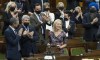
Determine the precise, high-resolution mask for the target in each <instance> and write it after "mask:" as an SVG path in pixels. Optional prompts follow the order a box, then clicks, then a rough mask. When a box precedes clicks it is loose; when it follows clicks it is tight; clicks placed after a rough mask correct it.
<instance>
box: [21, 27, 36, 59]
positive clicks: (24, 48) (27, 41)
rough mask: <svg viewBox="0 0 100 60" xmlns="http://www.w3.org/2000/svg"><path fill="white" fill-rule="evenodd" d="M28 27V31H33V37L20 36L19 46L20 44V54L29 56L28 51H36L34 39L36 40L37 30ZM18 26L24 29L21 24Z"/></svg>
mask: <svg viewBox="0 0 100 60" xmlns="http://www.w3.org/2000/svg"><path fill="white" fill-rule="evenodd" d="M28 27H29V31H30V32H31V31H34V35H33V38H32V39H31V38H29V37H28V36H21V40H20V46H21V54H22V57H29V56H30V53H33V54H34V53H37V47H36V44H35V43H36V41H37V40H38V35H37V32H36V31H35V29H34V28H32V27H31V26H28ZM20 28H23V30H24V31H25V26H24V25H21V26H20Z"/></svg>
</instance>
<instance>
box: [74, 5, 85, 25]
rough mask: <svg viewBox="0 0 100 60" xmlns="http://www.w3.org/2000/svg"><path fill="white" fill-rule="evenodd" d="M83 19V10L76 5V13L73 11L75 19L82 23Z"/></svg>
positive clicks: (76, 21) (77, 22)
mask: <svg viewBox="0 0 100 60" xmlns="http://www.w3.org/2000/svg"><path fill="white" fill-rule="evenodd" d="M82 19H83V12H82V9H81V7H79V6H77V7H75V10H74V13H73V20H74V21H75V23H76V24H81V23H82Z"/></svg>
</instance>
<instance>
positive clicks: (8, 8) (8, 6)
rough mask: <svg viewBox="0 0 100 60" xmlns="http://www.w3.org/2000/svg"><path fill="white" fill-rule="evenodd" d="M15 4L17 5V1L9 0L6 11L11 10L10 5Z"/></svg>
mask: <svg viewBox="0 0 100 60" xmlns="http://www.w3.org/2000/svg"><path fill="white" fill-rule="evenodd" d="M13 4H15V5H16V3H15V2H11V1H10V2H8V4H7V6H6V9H5V11H6V12H9V10H10V7H11V6H12V5H13ZM15 9H17V5H16V8H15Z"/></svg>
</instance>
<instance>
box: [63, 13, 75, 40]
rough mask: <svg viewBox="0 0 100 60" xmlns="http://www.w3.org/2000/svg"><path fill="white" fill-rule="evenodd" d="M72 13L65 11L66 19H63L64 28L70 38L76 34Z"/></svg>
mask: <svg viewBox="0 0 100 60" xmlns="http://www.w3.org/2000/svg"><path fill="white" fill-rule="evenodd" d="M71 16H72V13H71V12H70V11H64V21H62V23H63V25H62V28H63V30H64V31H65V32H66V33H67V35H68V38H69V39H71V38H73V37H74V34H75V22H74V21H72V19H71Z"/></svg>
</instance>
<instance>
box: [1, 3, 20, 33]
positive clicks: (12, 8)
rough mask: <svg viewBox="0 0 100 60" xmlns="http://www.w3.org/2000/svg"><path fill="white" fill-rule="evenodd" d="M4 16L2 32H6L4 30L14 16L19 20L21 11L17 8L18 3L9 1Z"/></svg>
mask: <svg viewBox="0 0 100 60" xmlns="http://www.w3.org/2000/svg"><path fill="white" fill-rule="evenodd" d="M3 15H4V16H3V17H4V26H3V30H2V34H4V31H5V29H6V28H8V26H9V24H10V23H9V22H10V19H11V18H12V17H14V18H17V19H18V20H19V16H18V15H19V13H18V10H17V5H16V4H15V2H9V3H8V4H7V6H6V9H5V12H4V14H3Z"/></svg>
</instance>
